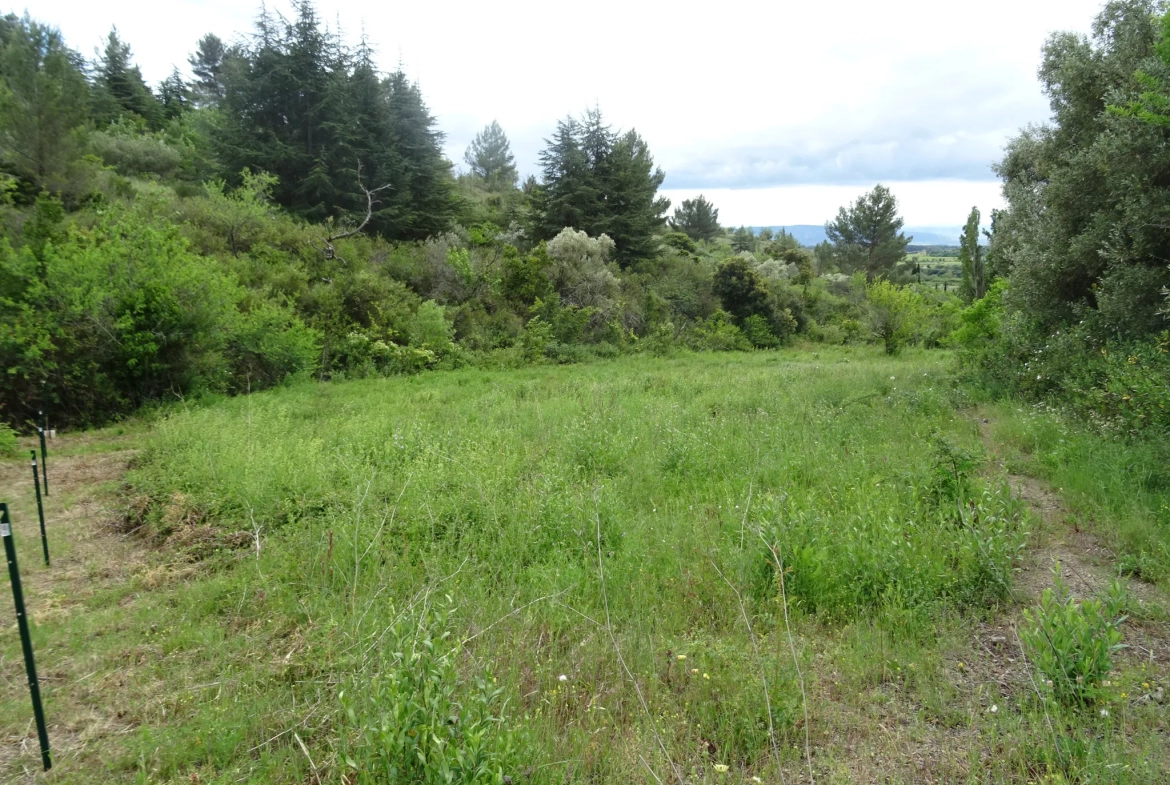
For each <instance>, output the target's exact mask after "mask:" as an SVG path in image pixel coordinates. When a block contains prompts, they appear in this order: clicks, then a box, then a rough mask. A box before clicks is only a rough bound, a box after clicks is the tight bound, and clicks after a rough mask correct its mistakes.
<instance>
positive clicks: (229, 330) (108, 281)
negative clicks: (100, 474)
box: [0, 205, 317, 423]
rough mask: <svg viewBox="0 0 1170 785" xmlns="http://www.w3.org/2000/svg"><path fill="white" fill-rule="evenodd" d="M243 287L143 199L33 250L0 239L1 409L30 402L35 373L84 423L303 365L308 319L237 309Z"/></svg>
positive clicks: (37, 390) (310, 357)
mask: <svg viewBox="0 0 1170 785" xmlns="http://www.w3.org/2000/svg"><path fill="white" fill-rule="evenodd" d="M247 299H248V293H247V291H246V290H245V289H243V288H242V287H241V286H240V285H239V284H238V283H237V282H236V280H235V279H234V277H233V276H232V275H231V274H230V273H228V272H227V271H225V270H224V269H223V267H221V266H220V265H218V264H217V263H216V262H215V260H214V259H212V258H210V257H205V256H200V255H198V254H194V253H192V252H191V251H190V249H189V247H188V245H187V243H186V242H185V241H184V240H183V238H182V237H181V236H180V235H179V232H178V230H177V228H176V227H175V226H174V225H173V224H171V223H169V222H167V221H165V220H163V219H161V218H160V217H159V216H158V215H157V214H156V213H154V212H153V211H152V209H151V206H150V205H144V206H143V207H141V208H136V209H114V210H111V211H109V212H108V213H106V214H104V215H103V216H102V217H101V220H100V222H99V223H98V225H97V226H95V227H94V228H93V229H92V230H90V231H81V230H75V231H73V232H72V233H70V235H69V236H68V238H67V239H66V240H65V241H63V242H62V243H60V244H59V245H53V244H52V243H48V244H46V245H45V246H44V249H43V252H42V254H41V258H39V259H38V258H37V257H36V256H34V255H33V253H32V250H31V249H30V248H28V247H25V248H23V249H21V250H20V251H13V250H12V248H11V246H9V245H8V243H7V242H6V241H0V306H2V309H0V310H2V313H0V357H2V359H3V365H4V367H5V370H6V372H7V378H6V384H5V385H4V387H3V388H2V391H0V395H2V396H3V406H4V410H5V412H6V415H7V417H8V418H9V420H10V421H15V422H19V421H20V420H21V419H23V418H25V417H27V416H28V415H29V414H30V413H31V412H32V411H34V410H35V409H37V408H38V407H39V405H40V404H41V400H40V398H41V394H42V392H41V389H42V388H41V383H42V382H47V387H48V389H49V391H50V395H51V396H52V398H53V400H52V401H51V402H50V405H51V406H52V407H53V410H54V411H56V412H58V413H59V416H60V417H61V418H62V419H63V420H67V421H71V422H75V423H85V422H97V421H100V420H102V419H104V418H106V417H108V416H110V415H116V414H124V413H128V412H130V411H132V410H133V409H135V408H136V407H138V406H141V405H142V404H143V403H145V402H147V401H150V400H158V399H165V398H172V399H173V398H182V397H184V396H188V395H191V394H197V393H199V392H201V391H215V390H232V389H243V388H245V387H247V386H248V385H249V384H251V385H252V386H263V385H265V384H272V383H275V382H277V381H279V380H280V379H282V378H283V377H284V376H286V375H288V374H290V373H296V372H298V371H301V370H303V369H306V368H307V367H310V366H311V364H312V362H313V361H314V360H315V358H316V355H317V348H316V342H317V338H316V336H315V334H314V333H313V331H312V330H310V329H308V328H307V327H305V325H304V324H303V323H302V322H301V321H300V320H299V319H298V318H297V317H296V316H295V315H294V314H293V313H292V312H291V311H289V310H288V309H287V308H282V307H280V306H278V305H275V304H271V303H266V304H264V305H262V306H259V307H257V308H255V309H253V310H251V311H250V312H247V311H245V310H243V309H242V306H245V305H246V301H247ZM274 331H275V332H274ZM238 374H243V378H241V377H240V376H238Z"/></svg>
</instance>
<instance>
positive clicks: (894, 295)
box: [865, 279, 925, 355]
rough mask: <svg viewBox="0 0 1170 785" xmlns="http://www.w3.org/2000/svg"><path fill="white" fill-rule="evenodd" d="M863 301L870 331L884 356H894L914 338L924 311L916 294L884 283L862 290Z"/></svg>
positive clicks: (875, 282)
mask: <svg viewBox="0 0 1170 785" xmlns="http://www.w3.org/2000/svg"><path fill="white" fill-rule="evenodd" d="M865 299H866V303H867V306H868V310H867V313H868V316H869V325H870V329H872V330H873V333H874V335H876V336H877V338H878V340H880V341H881V342H882V345H883V346H884V347H885V350H886V354H890V355H893V354H897V353H898V352H900V351H901V350H902V347H903V346H905V345H906V344H908V343H910V342H911V341H912V340H913V339H914V338H915V337H916V336H917V334H918V331H919V329H920V328H921V326H922V323H923V321H924V316H925V308H924V306H923V302H922V297H921V296H920V295H918V294H917V293H916V292H914V291H912V290H911V289H909V288H908V287H904V286H898V285H897V284H894V283H890V282H889V281H886V280H884V279H883V280H877V281H873V282H872V283H870V284H868V285H867V286H866V287H865Z"/></svg>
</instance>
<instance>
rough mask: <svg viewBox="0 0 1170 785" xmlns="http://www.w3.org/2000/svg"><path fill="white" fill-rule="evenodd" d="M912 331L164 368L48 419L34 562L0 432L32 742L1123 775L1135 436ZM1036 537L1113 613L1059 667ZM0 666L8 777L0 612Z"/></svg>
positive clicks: (1142, 765) (423, 776)
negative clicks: (443, 359)
mask: <svg viewBox="0 0 1170 785" xmlns="http://www.w3.org/2000/svg"><path fill="white" fill-rule="evenodd" d="M949 362H950V360H949V357H948V356H947V355H945V354H943V353H938V352H935V353H927V352H910V353H907V354H906V355H905V356H904V357H902V358H898V359H889V358H886V357H884V356H881V355H879V354H877V353H875V352H874V351H873V350H870V349H842V348H837V349H825V350H821V351H819V352H811V351H795V350H793V351H784V352H762V353H755V354H750V355H744V354H736V355H720V354H712V355H702V356H686V357H679V358H667V359H657V360H651V359H648V358H645V357H637V358H628V359H622V360H617V361H613V362H607V363H597V364H592V365H584V366H572V367H547V368H533V369H527V370H520V371H507V372H484V371H472V370H466V371H457V372H447V373H433V374H426V375H422V376H416V377H408V378H395V379H390V380H377V381H359V382H350V383H345V384H305V385H302V386H296V387H291V388H287V389H282V390H276V391H271V392H267V393H263V394H257V395H252V396H247V397H241V398H236V399H232V400H226V401H222V402H219V403H216V404H214V405H208V406H202V407H192V408H190V409H188V410H181V411H175V412H173V413H171V414H170V415H168V416H166V417H164V418H161V419H160V420H158V421H157V422H156V423H155V424H153V425H152V426H150V427H149V428H147V427H146V426H138V427H130V428H125V429H123V430H122V432H120V433H119V432H118V431H116V430H115V431H106V432H101V433H97V434H88V435H77V436H73V437H67V438H65V439H62V440H58V441H59V442H60V445H57V446H56V453H55V455H56V457H55V459H53V460H51V461H50V467H51V468H50V471H56V472H57V473H58V474H57V476H59V483H60V488H59V490H57V491H55V495H54V496H53V497H50V515H51V516H52V519H53V520H52V524H51V527H50V529H51V532H52V536H53V538H54V544H55V547H58V546H57V544H58V543H59V544H60V545H59V547H60V553H59V555H58V556H57V557H56V559H57V560H56V562H55V564H54V567H53V568H52V569H45V568H44V567H43V566H40V565H39V564H38V563H37V560H36V558H37V550H36V549H37V547H38V543H37V541H36V539H35V538H34V536H33V534H32V532H33V531H34V530H35V524H34V523H31V522H30V521H31V520H33V519H31V518H30V516H31V515H32V514H33V513H32V510H34V509H35V508H32V507H30V504H29V502H28V497H29V491H30V490H31V485H29V482H28V480H27V478H24V474H25V473H27V467H25V466H24V465H23V464H16V463H9V464H3V465H2V466H0V469H2V470H3V473H2V474H0V492H3V493H4V494H5V495H6V496H8V497H10V498H12V499H13V500H14V503H16V510H17V513H18V518H17V520H18V524H19V526H18V528H19V529H20V536H21V540H20V547H21V558H22V565H23V567H24V570H25V572H26V573H28V575H29V579H28V581H29V585H30V588H29V589H28V590H27V591H28V593H29V594H30V597H31V599H32V603H33V606H32V608H31V609H30V610H31V614H32V617H33V620H34V622H35V624H36V646H37V649H38V656H39V658H40V666H41V670H42V673H44V674H45V681H46V685H45V692H46V697H47V710H48V714H49V718H50V723H51V724H52V728H51V733H52V735H53V737H54V740H55V744H56V745H57V748H58V752H57V758H56V760H57V767H56V768H55V769H54V772H53V773H52V774H50V775H47V776H44V777H43V779H44V781H48V782H70V783H90V782H92V783H97V782H141V783H162V782H183V783H188V782H190V783H194V782H198V783H233V782H258V783H261V782H282V783H283V782H288V783H318V782H319V783H326V782H333V783H347V784H350V785H352V784H353V783H384V782H447V781H453V782H485V783H486V782H512V783H522V782H534V783H553V782H556V783H561V782H645V783H653V782H663V783H666V782H676V783H681V782H685V783H749V782H757V781H762V782H781V781H784V782H809V781H811V780H814V779H815V781H816V782H822V783H830V782H923V781H930V782H1021V783H1023V782H1040V781H1044V782H1053V783H1056V782H1065V781H1068V782H1134V783H1139V782H1153V781H1157V780H1158V779H1159V778H1161V777H1163V776H1165V774H1166V772H1167V766H1168V760H1170V757H1168V749H1167V747H1168V741H1167V722H1166V719H1165V707H1164V705H1163V704H1162V703H1161V701H1162V700H1163V698H1162V697H1161V696H1162V695H1163V694H1164V693H1163V692H1162V691H1161V690H1162V685H1164V684H1165V680H1166V677H1167V669H1166V664H1165V663H1166V658H1167V657H1170V648H1168V647H1167V640H1168V639H1170V635H1168V633H1167V629H1168V628H1167V625H1166V620H1165V610H1164V608H1165V602H1164V595H1163V594H1162V592H1161V590H1160V589H1159V588H1158V586H1157V585H1155V583H1159V582H1160V583H1163V584H1164V582H1165V569H1164V568H1165V565H1166V564H1167V563H1170V559H1167V558H1166V556H1167V552H1166V542H1167V539H1166V535H1165V532H1166V529H1167V528H1168V527H1170V520H1166V519H1164V516H1165V515H1166V510H1167V508H1166V501H1167V498H1168V496H1167V485H1162V484H1161V479H1160V478H1161V475H1159V471H1163V470H1160V469H1159V468H1158V465H1159V457H1158V453H1157V451H1156V450H1152V449H1151V450H1149V451H1147V452H1141V451H1134V450H1132V449H1129V448H1126V447H1120V448H1118V447H1116V446H1115V447H1114V448H1113V449H1112V450H1110V449H1109V448H1108V445H1106V444H1105V443H1104V442H1101V443H1100V444H1098V442H1094V441H1092V440H1093V439H1097V438H1098V437H1092V436H1090V435H1086V434H1082V433H1080V432H1077V431H1075V430H1073V429H1070V428H1069V427H1068V426H1064V425H1061V423H1060V420H1059V419H1058V418H1057V417H1056V416H1055V415H1052V414H1050V413H1044V412H1035V411H1023V410H1020V409H1017V408H1013V407H1010V406H1003V407H999V408H985V409H979V410H976V409H974V408H973V407H972V405H971V403H970V402H969V401H967V400H966V399H965V398H964V396H963V395H962V393H961V392H959V391H957V390H956V389H954V387H953V385H952V382H951V381H950V379H949V376H948V372H947V371H948V367H949ZM1072 444H1076V445H1078V448H1079V449H1078V450H1073V449H1071V446H1070V445H1072ZM1098 448H1100V449H1098ZM1062 454H1063V456H1064V457H1063V458H1062V457H1061V455H1062ZM1078 461H1079V462H1080V463H1079V464H1078ZM1135 467H1138V468H1143V467H1144V470H1146V471H1147V475H1148V477H1146V479H1144V480H1141V481H1140V482H1139V485H1140V487H1141V492H1140V493H1135V492H1132V488H1131V487H1130V485H1132V484H1133V483H1134V482H1135V479H1134V477H1135ZM1139 474H1140V472H1139ZM1143 476H1145V475H1143ZM1127 478H1128V483H1129V484H1130V485H1127ZM1160 516H1162V517H1160ZM103 523H104V524H106V525H102V524H103ZM1058 561H1059V562H1060V563H1061V564H1062V565H1063V573H1064V580H1065V582H1067V583H1068V585H1069V586H1070V588H1071V591H1072V592H1073V594H1074V595H1076V596H1077V597H1078V598H1082V599H1087V598H1089V597H1091V596H1103V597H1107V598H1108V600H1109V602H1108V603H1107V607H1108V609H1109V612H1110V614H1112V617H1111V620H1106V622H1103V623H1104V624H1105V626H1106V627H1108V625H1109V624H1111V623H1113V622H1115V621H1116V618H1117V617H1118V616H1120V615H1121V614H1122V613H1124V614H1127V615H1128V617H1129V618H1128V619H1127V620H1125V621H1124V622H1121V623H1120V625H1119V626H1118V627H1117V629H1118V630H1119V631H1120V632H1119V634H1120V635H1121V636H1122V640H1123V641H1124V642H1125V643H1126V644H1128V645H1129V646H1128V648H1126V649H1121V650H1118V651H1116V652H1114V653H1113V657H1112V659H1113V664H1114V668H1113V670H1112V671H1109V672H1108V673H1107V674H1106V675H1107V678H1105V679H1100V678H1094V677H1093V676H1092V674H1091V673H1090V671H1085V674H1086V676H1085V679H1086V681H1085V683H1086V685H1088V686H1091V687H1092V692H1091V694H1084V695H1082V694H1080V693H1078V695H1079V696H1080V697H1079V699H1078V700H1077V701H1073V702H1070V701H1069V700H1062V699H1060V695H1059V693H1060V687H1061V685H1060V683H1057V684H1055V685H1049V684H1048V683H1047V681H1048V680H1046V679H1045V672H1042V671H1040V670H1038V668H1039V666H1040V665H1041V664H1042V663H1041V659H1042V658H1040V657H1025V656H1024V655H1023V652H1024V650H1025V649H1026V648H1028V647H1029V646H1031V645H1032V644H1031V643H1026V642H1025V641H1030V640H1031V638H1030V637H1029V629H1030V628H1031V627H1030V626H1029V624H1030V623H1029V621H1028V619H1027V618H1026V617H1024V616H1023V615H1022V611H1023V610H1024V609H1027V608H1033V607H1034V606H1036V605H1037V603H1038V602H1039V601H1040V596H1041V592H1042V591H1043V590H1044V589H1045V588H1046V587H1049V586H1050V585H1051V584H1052V577H1051V567H1052V566H1053V564H1054V563H1055V562H1058ZM1118 566H1121V567H1123V568H1124V569H1125V570H1126V571H1127V572H1128V574H1130V575H1134V574H1140V575H1141V576H1142V577H1143V578H1144V579H1145V581H1146V582H1141V581H1138V580H1136V579H1133V578H1131V579H1128V580H1122V581H1120V582H1118V583H1116V584H1115V585H1113V586H1112V587H1110V585H1109V579H1110V578H1111V577H1112V576H1113V575H1115V574H1117V572H1118V569H1117V568H1118ZM1151 581H1152V582H1154V583H1151ZM1090 605H1091V603H1088V602H1086V603H1085V605H1084V606H1082V605H1075V604H1070V605H1069V606H1068V612H1067V614H1066V615H1067V616H1068V617H1069V619H1072V620H1073V621H1074V622H1075V621H1078V620H1083V619H1082V616H1083V615H1084V614H1083V613H1082V616H1077V613H1081V612H1082V611H1083V609H1084V608H1085V607H1088V606H1090ZM1062 612H1063V611H1062ZM1102 612H1104V611H1102ZM1089 616H1091V614H1089ZM1033 618H1037V617H1033ZM1094 618H1095V617H1094ZM1090 621H1092V618H1090ZM1033 626H1034V625H1033ZM1066 627H1067V625H1066ZM1060 629H1061V630H1064V629H1065V627H1061V628H1060ZM1017 631H1018V632H1019V633H1020V634H1017ZM1073 648H1074V649H1076V647H1075V646H1073ZM1076 650H1077V651H1080V649H1076ZM1077 673H1080V671H1077ZM0 675H2V676H3V681H2V682H0V739H2V741H3V748H2V749H0V776H2V777H8V778H9V779H11V780H13V781H22V780H23V779H27V780H28V781H34V780H35V781H39V780H40V779H42V778H41V776H40V775H36V776H34V774H33V772H34V771H35V768H36V764H37V761H38V756H37V754H36V751H35V733H34V732H33V731H32V730H31V727H30V725H29V716H30V712H29V710H28V706H27V700H28V698H27V689H26V686H25V685H24V683H23V672H22V670H21V665H20V660H19V642H18V641H17V639H16V634H15V628H14V626H6V627H5V628H4V629H3V630H2V631H0ZM1098 675H1100V674H1098ZM1076 684H1077V685H1080V684H1081V681H1077V682H1076ZM1086 689H1087V687H1086Z"/></svg>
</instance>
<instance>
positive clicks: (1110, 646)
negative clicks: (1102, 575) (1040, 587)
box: [1021, 564, 1127, 706]
mask: <svg viewBox="0 0 1170 785" xmlns="http://www.w3.org/2000/svg"><path fill="white" fill-rule="evenodd" d="M1126 605H1127V600H1126V591H1125V588H1124V587H1123V586H1122V584H1121V583H1120V582H1119V581H1114V582H1113V584H1112V585H1111V586H1110V587H1109V590H1108V592H1107V593H1106V596H1105V598H1104V600H1083V601H1079V602H1078V601H1077V600H1076V599H1074V598H1073V597H1072V595H1070V594H1069V591H1068V587H1067V586H1066V585H1065V583H1064V581H1063V580H1062V579H1061V577H1060V566H1059V564H1058V565H1057V568H1056V581H1055V583H1054V585H1053V586H1052V587H1051V588H1048V589H1045V590H1044V592H1043V594H1041V595H1040V606H1039V607H1038V608H1035V609H1033V610H1032V611H1027V610H1025V611H1024V620H1025V622H1026V626H1025V628H1024V629H1023V630H1022V631H1021V637H1022V639H1023V641H1024V645H1025V647H1026V648H1027V651H1028V655H1029V657H1030V658H1031V660H1032V663H1033V664H1034V665H1035V666H1036V669H1037V670H1038V671H1039V672H1040V674H1041V675H1042V676H1043V677H1044V683H1045V685H1046V686H1047V687H1048V689H1049V690H1050V691H1051V694H1052V696H1053V697H1054V698H1055V699H1056V700H1057V701H1059V702H1061V703H1064V704H1066V705H1081V706H1085V705H1089V704H1091V703H1094V702H1095V701H1096V700H1097V697H1098V695H1099V691H1100V688H1101V681H1102V680H1103V679H1104V677H1105V675H1106V674H1108V673H1109V671H1111V670H1112V669H1113V654H1114V652H1116V651H1118V650H1120V649H1123V648H1125V644H1123V643H1122V642H1121V630H1120V627H1121V624H1122V622H1124V621H1125V619H1126V618H1127V617H1126V616H1124V615H1123V612H1124V610H1125V607H1126Z"/></svg>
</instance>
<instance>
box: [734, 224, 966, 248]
mask: <svg viewBox="0 0 1170 785" xmlns="http://www.w3.org/2000/svg"><path fill="white" fill-rule="evenodd" d="M748 228H749V229H751V230H752V231H753V232H757V233H758V232H759V231H760V230H761V229H771V230H772V231H773V232H778V231H780V230H781V229H783V230H784V231H786V232H788V233H789V234H790V235H792V236H793V237H795V238H796V242H798V243H800V244H801V245H806V246H808V247H810V248H811V247H812V246H814V245H816V244H818V243H821V242H824V241H825V240H826V239H827V238H826V237H825V227H824V226H814V225H813V224H794V225H792V226H749V227H748ZM902 232H903V233H904V234H905V235H906V236H908V237H910V238H911V239H910V242H912V243H913V244H915V245H953V246H957V245H958V244H959V236H960V235H961V234H962V233H963V227H961V226H906V227H903V228H902Z"/></svg>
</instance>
